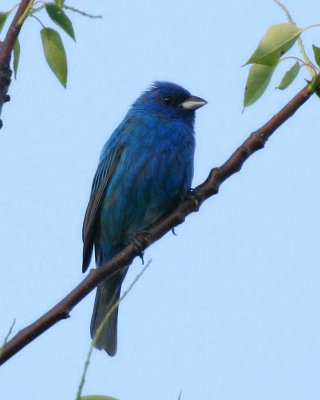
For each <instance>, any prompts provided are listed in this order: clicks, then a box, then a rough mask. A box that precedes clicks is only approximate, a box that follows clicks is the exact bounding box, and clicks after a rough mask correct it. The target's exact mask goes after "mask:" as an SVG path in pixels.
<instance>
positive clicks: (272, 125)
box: [0, 84, 318, 365]
mask: <svg viewBox="0 0 320 400" xmlns="http://www.w3.org/2000/svg"><path fill="white" fill-rule="evenodd" d="M316 89H318V88H315V87H314V85H312V84H311V85H309V86H306V87H305V88H303V89H302V90H301V91H300V92H299V93H298V94H297V95H296V96H295V97H294V98H293V99H292V100H291V101H289V103H288V104H287V105H286V106H285V107H283V109H282V110H281V111H280V112H278V113H277V114H276V115H274V116H273V117H272V118H271V119H270V120H269V121H268V122H267V123H266V124H265V125H263V126H262V127H261V128H260V129H258V130H256V131H255V132H253V133H251V135H250V136H249V137H248V138H247V139H246V140H245V141H244V142H243V143H242V145H241V146H240V147H238V148H237V149H236V151H235V152H234V153H233V154H232V155H231V157H230V158H229V159H228V160H227V161H226V162H225V163H224V164H223V165H221V166H220V167H218V168H214V169H212V170H211V172H210V174H209V176H208V178H207V179H206V180H205V182H203V183H202V184H200V185H199V186H197V187H196V188H195V189H194V190H193V191H192V192H191V193H190V195H189V196H187V198H186V199H184V200H182V201H180V203H179V204H178V205H177V206H176V208H175V209H174V210H172V212H170V213H168V215H166V216H165V217H163V218H162V219H161V220H160V221H159V222H157V223H155V224H154V225H153V226H151V227H150V228H149V229H148V235H145V234H144V235H138V237H139V240H140V242H141V249H142V250H144V249H146V248H147V247H149V246H150V245H151V244H152V243H153V242H155V241H157V240H159V239H160V238H161V237H162V236H163V235H165V234H166V233H167V232H169V231H170V230H171V229H173V228H174V227H175V226H177V225H179V224H181V223H182V222H183V221H184V220H185V217H186V216H187V215H189V214H191V213H192V212H195V211H198V209H199V206H200V205H201V203H202V202H203V201H205V200H206V199H208V198H209V197H211V196H213V195H214V194H217V193H218V191H219V187H220V185H221V184H222V183H223V182H224V181H225V180H226V179H227V178H229V177H230V176H231V175H233V174H234V173H235V172H238V171H240V169H241V167H242V165H243V164H244V162H245V161H246V160H247V158H249V157H250V156H251V154H253V153H254V152H256V151H257V150H260V149H262V148H263V147H264V145H265V143H266V141H267V140H268V139H269V137H270V136H271V135H272V133H273V132H274V131H275V130H276V129H277V128H279V126H280V125H282V123H283V122H285V121H286V120H287V119H288V118H290V117H291V116H292V115H293V114H294V113H295V112H296V111H297V110H298V108H299V107H300V106H302V104H304V103H305V102H306V101H307V100H308V99H309V98H310V96H311V95H312V94H313V93H314V90H316ZM139 253H141V251H140V252H139V249H137V247H136V246H134V245H133V244H129V245H128V246H127V247H126V248H125V249H124V250H123V251H121V252H120V253H119V254H117V255H116V256H115V257H114V258H113V259H112V260H110V261H109V262H108V263H106V264H104V265H103V266H102V267H100V268H99V269H92V270H91V271H90V273H89V275H88V276H87V277H86V278H85V279H84V280H83V281H82V282H81V283H80V284H79V285H78V286H77V287H76V288H75V289H73V290H72V291H71V292H70V293H69V294H68V295H67V296H66V297H65V298H64V299H62V300H61V301H60V302H59V303H58V304H56V305H55V306H54V307H53V308H52V309H51V310H49V311H48V312H47V313H46V314H44V315H43V316H42V317H40V318H39V319H38V320H37V321H35V322H34V323H32V324H31V325H29V326H27V327H26V328H24V329H22V330H21V331H20V332H18V333H17V334H16V335H15V336H14V337H13V338H12V339H11V340H10V341H9V342H8V343H7V344H6V345H5V346H4V348H3V349H2V354H1V355H0V365H1V364H3V363H5V362H6V361H7V360H8V359H9V358H10V357H12V356H13V355H14V354H16V353H17V352H18V351H20V350H21V349H22V348H23V347H25V346H26V345H27V344H28V343H30V342H31V341H32V340H34V339H35V338H37V337H38V336H39V335H41V334H42V333H43V332H45V331H46V330H47V329H49V328H50V327H51V326H53V325H54V324H55V323H57V322H58V321H60V320H62V319H65V318H68V317H69V313H70V311H71V310H72V308H73V307H74V306H75V305H76V304H78V303H79V302H80V301H81V300H82V299H83V298H84V297H85V296H87V294H88V293H90V292H91V291H92V290H93V289H94V288H95V287H96V286H97V284H98V283H99V282H101V281H102V280H104V279H106V278H108V277H110V276H111V275H112V274H114V273H115V272H116V271H118V270H119V269H120V268H122V267H123V266H125V265H127V264H130V263H131V262H132V260H133V259H134V258H135V257H136V256H137V255H139Z"/></svg>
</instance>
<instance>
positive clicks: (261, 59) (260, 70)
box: [243, 23, 320, 107]
mask: <svg viewBox="0 0 320 400" xmlns="http://www.w3.org/2000/svg"><path fill="white" fill-rule="evenodd" d="M314 26H316V25H314ZM308 28H311V27H307V28H304V29H299V28H298V27H297V26H296V25H295V24H294V23H284V24H277V25H273V26H271V27H270V28H269V29H268V30H267V32H266V33H265V35H264V36H263V37H262V39H261V40H260V42H259V44H258V47H257V48H256V50H255V51H254V53H253V54H252V56H251V57H250V58H249V60H248V61H247V62H246V64H245V65H247V64H253V65H252V66H251V68H250V70H249V75H248V78H247V83H246V87H245V93H244V102H243V105H244V107H248V106H250V105H251V104H253V103H255V102H256V101H257V100H258V99H259V98H260V97H261V96H262V94H263V93H264V91H265V90H266V88H267V87H268V85H269V83H270V80H271V78H272V75H273V73H274V71H275V69H276V67H277V66H278V65H279V63H280V62H282V61H284V60H288V59H293V60H295V61H296V62H295V63H294V65H293V66H292V67H291V68H290V69H289V70H288V71H287V72H286V73H285V75H284V76H283V78H282V80H281V82H280V84H279V85H278V86H277V89H281V90H284V89H286V88H287V87H288V86H289V85H290V84H291V83H292V82H293V81H294V79H295V78H296V77H297V76H298V74H299V72H300V70H301V68H302V67H307V68H308V70H309V72H310V74H311V77H312V79H314V78H315V77H316V75H317V74H318V73H319V71H320V69H319V67H320V48H318V47H317V46H315V45H314V46H313V52H314V58H315V61H316V64H317V66H315V65H314V64H313V63H312V62H311V61H310V60H309V58H308V57H307V55H306V53H305V51H304V47H303V44H302V42H301V39H300V35H301V33H302V32H303V31H305V30H306V29H308ZM297 41H299V42H300V43H299V44H300V47H301V50H302V54H303V56H304V60H302V59H300V58H298V57H284V58H282V57H283V56H284V55H285V54H286V53H287V52H288V50H290V49H291V47H292V46H293V45H294V44H295V43H296V42H297Z"/></svg>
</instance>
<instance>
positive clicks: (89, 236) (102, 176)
mask: <svg viewBox="0 0 320 400" xmlns="http://www.w3.org/2000/svg"><path fill="white" fill-rule="evenodd" d="M123 149H124V146H121V147H117V148H115V149H112V150H111V151H110V152H109V154H107V155H106V157H104V158H103V160H101V161H100V164H99V166H98V169H97V172H96V174H95V177H94V180H93V184H92V191H91V197H90V200H89V204H88V207H87V211H86V215H85V217H84V221H83V227H82V240H83V262H82V272H85V271H86V270H87V268H88V266H89V264H90V260H91V256H92V250H93V241H94V230H95V225H96V222H97V217H98V215H99V211H100V207H101V204H102V202H103V196H104V194H105V192H106V189H107V187H108V184H109V182H110V179H111V177H112V175H113V174H114V171H115V169H116V168H117V165H118V163H119V160H120V158H121V154H122V153H123Z"/></svg>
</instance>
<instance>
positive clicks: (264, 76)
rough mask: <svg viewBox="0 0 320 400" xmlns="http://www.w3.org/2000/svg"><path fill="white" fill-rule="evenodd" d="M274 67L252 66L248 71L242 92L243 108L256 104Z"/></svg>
mask: <svg viewBox="0 0 320 400" xmlns="http://www.w3.org/2000/svg"><path fill="white" fill-rule="evenodd" d="M275 68H276V67H275V66H270V65H261V64H254V65H253V66H252V67H251V68H250V71H249V76H248V79H247V84H246V89H245V92H244V101H243V105H244V107H248V106H250V105H251V104H253V103H254V102H256V101H257V100H258V99H259V97H261V96H262V94H263V92H264V91H265V90H266V88H267V86H268V84H269V82H270V79H271V76H272V74H273V71H274V70H275Z"/></svg>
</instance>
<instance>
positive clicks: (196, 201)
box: [184, 189, 202, 211]
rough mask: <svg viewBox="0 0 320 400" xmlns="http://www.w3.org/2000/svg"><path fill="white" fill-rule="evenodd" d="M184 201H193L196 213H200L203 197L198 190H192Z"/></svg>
mask: <svg viewBox="0 0 320 400" xmlns="http://www.w3.org/2000/svg"><path fill="white" fill-rule="evenodd" d="M184 200H191V201H192V202H193V204H194V211H199V208H200V204H201V203H202V197H201V195H200V194H199V193H198V192H197V191H196V190H194V189H190V190H189V191H188V193H187V194H186V195H185V197H184Z"/></svg>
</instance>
